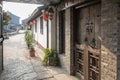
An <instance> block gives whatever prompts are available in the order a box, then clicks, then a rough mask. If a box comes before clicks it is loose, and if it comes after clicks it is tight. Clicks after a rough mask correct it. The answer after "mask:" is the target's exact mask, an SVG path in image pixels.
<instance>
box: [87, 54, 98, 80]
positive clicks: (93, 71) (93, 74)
mask: <svg viewBox="0 0 120 80" xmlns="http://www.w3.org/2000/svg"><path fill="white" fill-rule="evenodd" d="M88 69H89V80H100V79H99V77H100V76H99V75H100V56H99V55H95V54H93V53H90V52H89V67H88Z"/></svg>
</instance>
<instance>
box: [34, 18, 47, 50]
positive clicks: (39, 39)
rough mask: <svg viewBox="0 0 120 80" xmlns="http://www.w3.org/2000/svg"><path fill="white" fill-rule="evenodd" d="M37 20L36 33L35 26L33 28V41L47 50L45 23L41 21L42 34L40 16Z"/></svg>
mask: <svg viewBox="0 0 120 80" xmlns="http://www.w3.org/2000/svg"><path fill="white" fill-rule="evenodd" d="M36 20H37V32H35V24H34V25H33V28H34V36H35V40H36V41H37V42H38V43H39V44H40V45H41V46H42V47H44V48H47V22H46V21H44V20H43V34H41V33H40V16H39V17H38V18H36Z"/></svg>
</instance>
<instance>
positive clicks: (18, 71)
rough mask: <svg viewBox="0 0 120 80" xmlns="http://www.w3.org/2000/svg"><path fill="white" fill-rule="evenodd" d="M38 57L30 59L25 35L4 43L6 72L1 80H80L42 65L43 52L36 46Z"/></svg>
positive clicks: (61, 70)
mask: <svg viewBox="0 0 120 80" xmlns="http://www.w3.org/2000/svg"><path fill="white" fill-rule="evenodd" d="M35 48H36V57H33V58H31V57H29V55H28V49H27V47H26V44H25V42H24V34H18V35H14V36H11V37H10V39H8V40H5V41H4V70H3V73H2V75H1V79H0V80H79V79H77V78H75V77H73V76H70V75H69V74H67V73H66V72H65V71H64V70H63V69H61V68H57V67H52V66H51V67H45V66H43V65H42V62H41V61H42V59H43V56H44V54H43V52H42V51H41V50H40V49H39V48H38V46H35Z"/></svg>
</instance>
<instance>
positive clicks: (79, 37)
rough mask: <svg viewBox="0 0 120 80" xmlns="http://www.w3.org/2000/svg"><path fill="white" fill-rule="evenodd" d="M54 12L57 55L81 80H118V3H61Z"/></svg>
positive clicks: (95, 0)
mask: <svg viewBox="0 0 120 80" xmlns="http://www.w3.org/2000/svg"><path fill="white" fill-rule="evenodd" d="M56 8H57V52H58V53H59V56H60V59H61V63H62V66H63V68H64V69H65V70H66V71H67V72H69V73H70V74H73V75H76V76H78V77H80V79H81V80H119V79H120V77H119V75H120V74H119V72H120V70H119V65H120V64H119V61H120V60H119V54H120V51H119V45H120V44H119V34H120V32H119V23H120V22H119V12H120V11H119V9H120V2H119V0H65V1H64V2H61V4H59V5H57V6H56Z"/></svg>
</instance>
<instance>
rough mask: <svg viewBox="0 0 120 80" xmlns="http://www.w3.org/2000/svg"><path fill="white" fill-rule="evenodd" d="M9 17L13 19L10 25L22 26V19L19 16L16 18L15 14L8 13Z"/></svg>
mask: <svg viewBox="0 0 120 80" xmlns="http://www.w3.org/2000/svg"><path fill="white" fill-rule="evenodd" d="M7 15H9V16H10V17H11V20H10V22H9V23H10V24H15V25H19V24H20V17H19V16H16V15H15V14H13V13H11V12H9V11H7Z"/></svg>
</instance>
